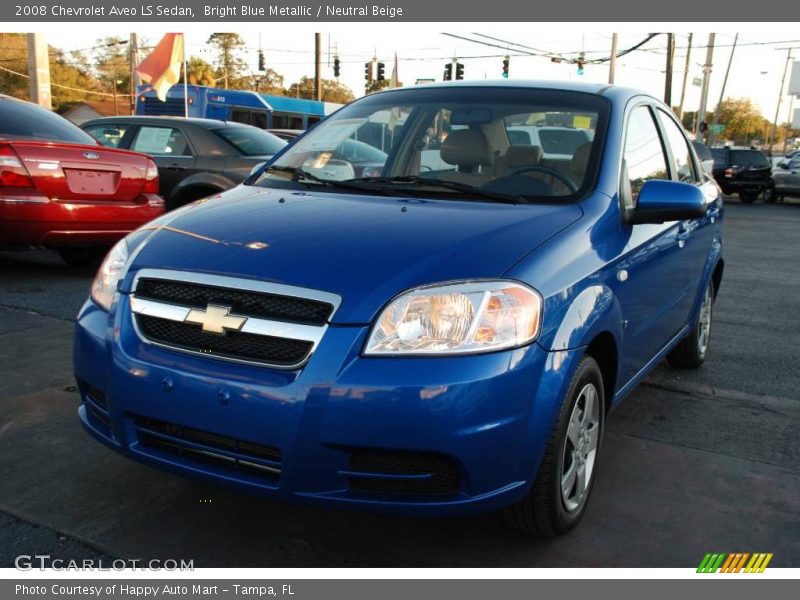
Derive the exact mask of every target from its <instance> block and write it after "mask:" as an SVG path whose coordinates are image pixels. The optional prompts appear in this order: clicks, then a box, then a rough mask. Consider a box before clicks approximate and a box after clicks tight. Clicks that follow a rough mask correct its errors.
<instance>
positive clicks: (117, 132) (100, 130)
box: [86, 123, 128, 148]
mask: <svg viewBox="0 0 800 600" xmlns="http://www.w3.org/2000/svg"><path fill="white" fill-rule="evenodd" d="M127 128H128V126H127V125H123V124H121V123H115V124H113V125H92V126H91V127H87V128H86V133H88V134H89V135H90V136H92V137H93V138H94V139H96V140H97V141H98V142H100V143H101V144H103V146H108V147H109V148H119V143H120V142H121V141H122V138H123V136H124V135H125V131H126V130H127Z"/></svg>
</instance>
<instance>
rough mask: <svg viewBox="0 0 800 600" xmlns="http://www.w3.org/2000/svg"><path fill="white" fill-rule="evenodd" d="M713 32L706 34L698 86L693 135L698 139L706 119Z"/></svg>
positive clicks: (712, 55)
mask: <svg viewBox="0 0 800 600" xmlns="http://www.w3.org/2000/svg"><path fill="white" fill-rule="evenodd" d="M715 38H716V34H715V33H709V34H708V45H707V46H706V63H705V64H704V65H703V87H701V88H700V108H699V109H698V110H697V122H696V123H695V126H694V133H695V137H697V138H698V139H700V138H701V137H702V136H701V135H700V134H702V133H703V132H702V131H700V126H701V124H702V123H704V122H705V119H706V105H707V104H708V84H709V82H710V80H711V69H712V68H713V61H714V39H715Z"/></svg>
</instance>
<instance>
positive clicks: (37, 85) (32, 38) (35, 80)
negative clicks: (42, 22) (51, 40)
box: [28, 33, 53, 110]
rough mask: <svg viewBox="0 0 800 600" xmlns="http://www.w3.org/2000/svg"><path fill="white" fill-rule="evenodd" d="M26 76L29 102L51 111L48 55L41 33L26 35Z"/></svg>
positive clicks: (51, 100) (51, 99)
mask: <svg viewBox="0 0 800 600" xmlns="http://www.w3.org/2000/svg"><path fill="white" fill-rule="evenodd" d="M28 75H29V76H30V78H31V102H35V103H36V104H38V105H39V106H43V107H45V108H46V109H48V110H52V108H53V98H52V96H51V95H50V55H49V53H48V51H47V42H46V41H45V38H44V34H43V33H29V34H28Z"/></svg>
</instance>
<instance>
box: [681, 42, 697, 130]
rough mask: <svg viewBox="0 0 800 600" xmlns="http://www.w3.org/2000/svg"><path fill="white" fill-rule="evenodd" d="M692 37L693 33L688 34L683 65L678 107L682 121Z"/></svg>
mask: <svg viewBox="0 0 800 600" xmlns="http://www.w3.org/2000/svg"><path fill="white" fill-rule="evenodd" d="M692 37H694V34H693V33H690V34H689V44H688V45H687V47H686V64H685V65H683V85H682V86H681V104H680V106H679V107H678V118H679V119H680V120H681V123H683V102H684V100H686V82H687V80H688V79H689V65H691V64H692V63H691V62H690V60H691V58H692Z"/></svg>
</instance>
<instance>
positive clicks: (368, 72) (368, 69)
mask: <svg viewBox="0 0 800 600" xmlns="http://www.w3.org/2000/svg"><path fill="white" fill-rule="evenodd" d="M364 79H366V80H367V83H372V61H369V62H368V63H366V64H364Z"/></svg>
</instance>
